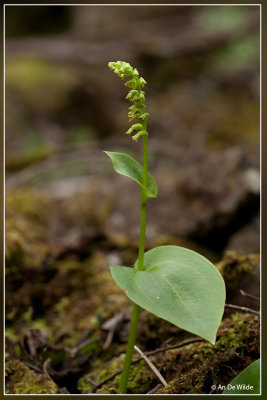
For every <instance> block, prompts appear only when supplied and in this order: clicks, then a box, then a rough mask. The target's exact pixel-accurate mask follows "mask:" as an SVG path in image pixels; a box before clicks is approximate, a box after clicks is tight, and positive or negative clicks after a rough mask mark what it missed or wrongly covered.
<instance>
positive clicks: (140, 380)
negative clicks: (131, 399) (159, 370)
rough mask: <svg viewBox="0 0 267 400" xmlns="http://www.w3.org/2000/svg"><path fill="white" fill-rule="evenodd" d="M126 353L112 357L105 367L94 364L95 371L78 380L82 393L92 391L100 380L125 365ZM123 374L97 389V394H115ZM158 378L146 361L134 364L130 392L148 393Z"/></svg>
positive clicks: (128, 387) (128, 391)
mask: <svg viewBox="0 0 267 400" xmlns="http://www.w3.org/2000/svg"><path fill="white" fill-rule="evenodd" d="M124 358H125V354H121V355H120V356H119V357H118V358H115V359H112V360H111V361H110V362H108V363H106V364H105V366H104V367H103V364H102V365H99V366H98V367H97V368H94V367H93V366H92V369H93V372H90V373H88V374H86V375H84V376H83V377H82V378H80V380H79V382H78V389H79V390H80V391H81V393H83V394H86V393H91V392H92V390H93V389H94V388H95V386H97V385H98V384H99V383H100V382H102V381H104V380H105V379H106V378H107V377H109V376H110V375H112V374H113V373H114V372H116V371H119V370H120V369H121V368H122V366H123V361H124ZM120 377H121V374H118V375H116V376H115V377H114V379H112V380H110V381H108V382H107V383H106V384H104V385H103V386H101V387H100V388H99V389H97V390H96V392H95V393H96V394H115V393H117V389H118V387H119V382H120ZM156 384H157V378H156V376H155V375H154V374H153V372H151V370H150V369H149V367H148V366H147V365H146V363H145V362H144V361H140V362H139V363H137V364H134V365H133V366H132V368H131V371H130V375H129V383H128V386H127V393H128V394H138V393H146V392H147V388H148V387H153V386H156Z"/></svg>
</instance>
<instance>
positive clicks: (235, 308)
mask: <svg viewBox="0 0 267 400" xmlns="http://www.w3.org/2000/svg"><path fill="white" fill-rule="evenodd" d="M224 307H225V308H229V309H231V310H237V311H243V312H247V313H250V314H254V315H258V316H260V313H259V312H258V311H255V310H252V309H251V308H247V307H241V306H235V305H233V304H225V306H224Z"/></svg>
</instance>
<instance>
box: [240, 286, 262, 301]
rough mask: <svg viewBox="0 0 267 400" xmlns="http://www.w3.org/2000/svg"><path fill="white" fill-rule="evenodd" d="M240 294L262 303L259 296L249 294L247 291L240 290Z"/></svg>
mask: <svg viewBox="0 0 267 400" xmlns="http://www.w3.org/2000/svg"><path fill="white" fill-rule="evenodd" d="M240 293H241V294H242V296H245V297H250V298H251V299H253V300H257V301H260V298H259V297H258V296H254V294H250V293H247V292H245V291H244V290H242V289H240Z"/></svg>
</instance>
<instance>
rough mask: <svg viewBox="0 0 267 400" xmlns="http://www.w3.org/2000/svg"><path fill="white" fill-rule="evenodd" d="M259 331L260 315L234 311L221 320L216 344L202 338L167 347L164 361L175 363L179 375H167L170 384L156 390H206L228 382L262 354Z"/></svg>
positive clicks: (194, 391) (160, 391) (202, 392)
mask: <svg viewBox="0 0 267 400" xmlns="http://www.w3.org/2000/svg"><path fill="white" fill-rule="evenodd" d="M259 332H260V329H259V318H258V317H256V316H253V315H249V314H243V315H242V314H235V315H234V316H233V317H232V318H231V319H230V318H229V319H225V320H224V321H223V322H222V324H221V326H220V329H219V331H218V336H217V342H216V344H215V346H212V345H211V344H210V343H207V342H203V343H196V344H192V345H190V346H186V347H184V348H181V349H178V350H170V351H168V352H167V353H166V354H165V356H164V358H163V360H162V362H163V363H165V366H166V368H168V365H169V363H171V364H172V365H173V364H175V363H176V364H177V368H176V374H177V376H178V377H177V378H176V379H173V378H172V380H171V381H170V380H168V376H167V377H166V378H167V381H168V382H169V385H168V386H167V387H165V388H162V389H160V390H159V391H158V392H157V393H159V394H174V393H175V394H189V393H192V394H204V393H210V391H211V385H212V384H213V383H214V382H217V383H220V384H221V385H227V384H228V383H229V382H230V381H231V380H232V379H233V378H234V377H235V376H237V375H238V374H239V373H240V372H241V371H242V370H243V369H244V368H246V367H247V366H248V365H249V364H250V363H251V362H253V361H255V360H256V359H258V358H259V355H260V337H259ZM157 365H158V366H159V364H157ZM177 371H179V372H177ZM215 393H220V391H217V392H215Z"/></svg>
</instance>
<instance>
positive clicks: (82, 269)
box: [6, 190, 259, 394]
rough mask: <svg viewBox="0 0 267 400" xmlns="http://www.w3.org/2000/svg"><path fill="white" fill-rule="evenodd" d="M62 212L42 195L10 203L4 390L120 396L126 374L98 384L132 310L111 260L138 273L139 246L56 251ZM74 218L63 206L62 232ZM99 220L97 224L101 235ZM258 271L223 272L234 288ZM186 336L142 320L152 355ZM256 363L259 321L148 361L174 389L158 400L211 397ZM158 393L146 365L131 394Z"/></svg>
mask: <svg viewBox="0 0 267 400" xmlns="http://www.w3.org/2000/svg"><path fill="white" fill-rule="evenodd" d="M59 206H62V204H61V205H60V203H58V202H56V201H54V200H52V199H51V198H48V197H47V196H45V195H44V194H43V193H42V192H41V191H37V190H16V191H14V192H12V193H11V194H10V195H8V198H7V202H6V218H7V220H6V317H7V321H6V373H7V381H6V382H7V389H6V390H7V393H9V394H11V393H14V394H32V393H36V394H45V393H47V394H53V393H61V390H62V388H64V387H66V388H67V390H68V391H69V392H70V393H83V394H86V393H90V392H93V391H94V392H96V393H98V394H111V393H116V391H117V388H118V383H119V378H120V375H119V374H118V375H116V377H115V378H114V379H111V380H108V381H107V382H106V383H105V384H104V385H101V382H102V381H103V380H104V379H106V378H107V377H108V376H110V375H111V374H112V373H113V372H116V371H118V370H119V369H120V368H121V367H122V364H123V357H124V352H125V348H126V343H127V336H128V330H129V317H130V310H131V304H130V302H129V300H128V299H127V297H126V296H125V294H124V293H123V292H122V291H121V290H120V289H119V288H117V286H116V285H115V284H114V282H113V280H112V278H111V275H110V272H109V268H108V264H109V263H110V260H111V258H113V259H114V257H115V258H117V259H118V258H119V262H121V263H122V264H124V265H129V264H132V263H133V262H134V261H135V257H136V251H137V248H136V244H134V245H132V246H131V244H130V243H129V242H127V243H126V244H125V243H121V242H119V241H117V240H114V241H112V238H107V237H106V236H105V235H104V234H98V235H96V234H94V235H91V236H90V235H89V236H88V237H86V238H84V239H83V240H79V241H78V242H77V243H76V245H72V246H70V245H69V244H66V243H64V242H63V241H60V240H58V241H57V240H53V241H51V236H49V232H51V226H53V223H54V220H53V215H54V213H57V214H58V215H60V212H59V210H58V207H59ZM72 208H73V206H72V207H69V206H68V205H67V204H65V205H64V210H65V211H66V212H65V213H64V218H63V219H62V224H63V226H66V224H69V225H68V226H69V227H71V226H72V224H73V225H74V224H75V221H74V219H73V210H72ZM67 210H71V214H70V217H68V213H67ZM61 211H62V210H61ZM101 215H102V214H101ZM101 218H102V217H101ZM101 218H100V217H99V219H96V221H99V223H98V222H96V224H95V227H98V229H100V227H101V221H102V220H101ZM66 221H67V222H66ZM91 222H92V220H91V219H90V221H89V222H88V224H91ZM257 265H258V257H257V256H256V255H255V256H254V255H250V256H244V255H242V254H241V253H238V252H231V253H227V254H226V256H225V258H224V259H223V260H222V261H221V262H220V263H219V264H218V268H219V270H220V271H221V273H222V274H223V276H224V278H225V281H226V284H227V285H228V284H229V285H230V283H231V282H232V281H235V280H238V279H239V278H240V276H243V275H244V274H245V275H246V274H247V275H248V276H252V277H253V276H254V275H255V269H256V268H257ZM230 286H231V285H230ZM15 292H16V296H14V293H15ZM121 312H122V313H123V317H122V318H121V320H120V322H119V323H118V325H117V326H115V329H114V334H113V336H112V340H111V343H110V345H109V346H108V347H107V348H105V345H104V344H105V343H106V341H107V336H108V334H109V330H107V329H103V325H104V323H105V322H106V321H108V320H109V319H111V318H112V317H114V316H116V315H118V314H119V313H121ZM188 335H189V334H188V333H186V332H185V331H183V330H181V329H179V328H177V327H175V326H173V325H171V324H169V323H167V322H166V321H163V320H160V319H158V318H156V317H155V316H153V315H152V314H150V313H148V312H146V311H144V310H143V311H142V313H141V317H140V323H139V332H138V340H137V345H138V346H139V347H140V348H141V349H142V350H143V351H150V350H154V349H156V348H159V347H162V346H164V345H165V344H166V343H171V344H173V343H177V342H181V341H183V340H185V339H188V338H189V336H188ZM258 357H259V318H258V317H256V316H252V315H248V314H243V315H242V314H235V315H232V316H231V315H229V314H227V315H226V317H225V318H224V320H223V321H222V324H221V327H220V329H219V331H218V337H217V342H216V345H215V346H211V345H210V344H208V343H206V342H203V343H195V344H192V345H189V346H186V347H183V348H181V349H177V350H168V351H166V352H163V353H159V354H157V355H154V356H151V360H152V362H153V363H154V364H155V365H156V366H157V368H158V369H159V370H160V372H161V373H162V375H163V376H164V378H165V379H166V380H167V382H168V386H167V387H165V388H162V389H160V390H159V391H158V392H157V393H161V394H164V393H179V394H180V393H182V394H185V393H194V394H198V393H209V392H210V390H211V385H212V384H213V383H214V382H217V383H221V384H227V383H229V382H230V381H231V380H232V378H234V377H235V376H236V375H237V374H238V373H239V372H241V370H243V369H244V368H245V367H246V366H248V365H249V364H250V363H251V362H252V361H254V360H255V359H257V358H258ZM48 359H50V360H51V361H50V362H49V363H48V364H47V370H46V374H45V372H44V365H46V364H45V363H47V362H48ZM157 384H158V379H157V378H156V376H155V375H154V374H153V373H152V372H151V370H150V369H149V368H148V366H147V365H146V364H145V363H144V361H141V362H138V363H137V364H135V365H134V366H133V368H132V369H131V375H130V380H129V385H128V393H133V394H140V393H147V392H148V391H150V390H151V389H153V388H154V387H155V386H157Z"/></svg>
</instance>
